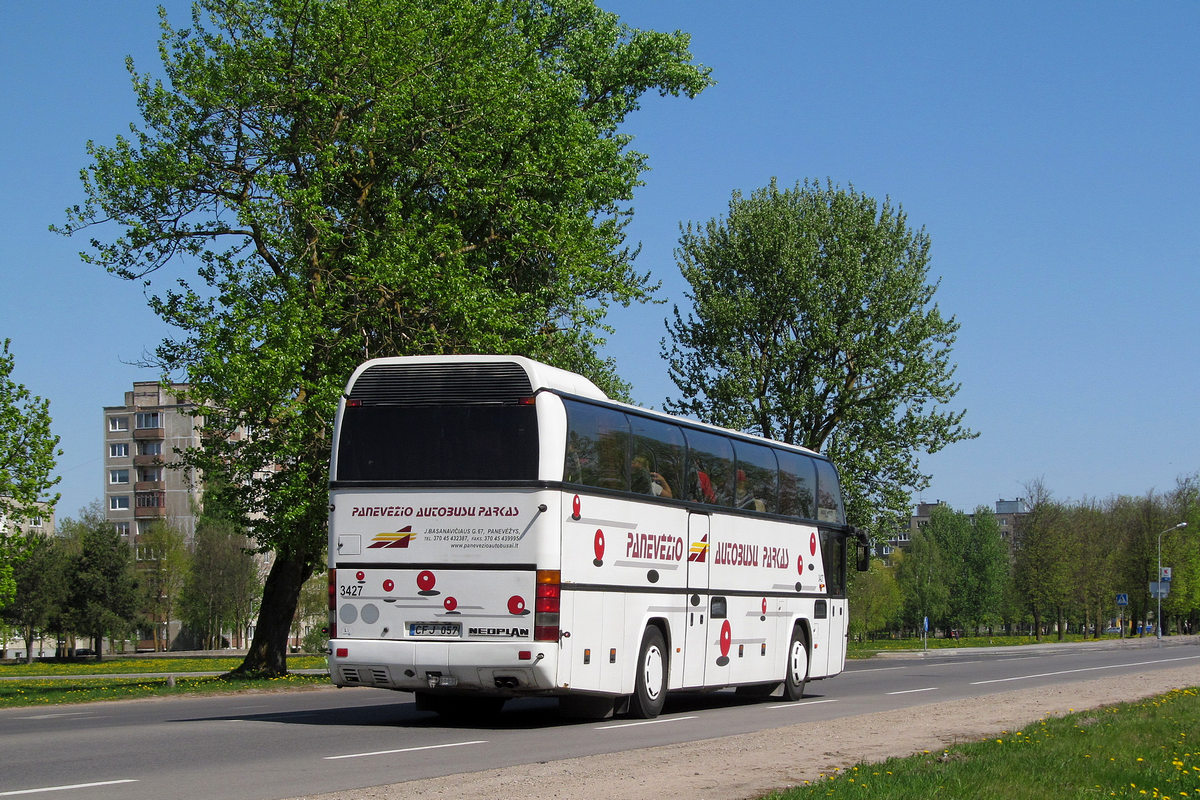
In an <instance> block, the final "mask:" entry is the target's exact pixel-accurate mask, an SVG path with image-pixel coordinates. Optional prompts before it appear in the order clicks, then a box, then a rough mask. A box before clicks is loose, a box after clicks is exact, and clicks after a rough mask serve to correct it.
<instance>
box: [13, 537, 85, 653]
mask: <svg viewBox="0 0 1200 800" xmlns="http://www.w3.org/2000/svg"><path fill="white" fill-rule="evenodd" d="M68 556H69V554H68V552H67V547H66V544H65V540H64V539H60V538H58V537H56V536H32V537H30V538H29V541H28V543H27V546H26V549H25V553H24V556H23V558H21V560H20V561H18V562H17V564H16V567H15V570H14V574H13V577H14V580H15V582H16V589H17V591H16V595H15V596H14V598H13V600H12V602H11V603H9V604H8V605H7V606H5V607H4V609H3V611H2V612H0V620H3V621H4V622H5V623H7V624H9V625H12V626H13V627H15V628H16V629H17V631H18V632H19V633H20V635H21V638H22V639H24V640H25V663H27V664H32V663H33V658H34V652H33V645H34V641H35V640H37V639H39V638H40V639H45V637H46V634H47V632H48V631H49V630H50V626H51V623H52V621H53V620H54V618H55V616H56V615H58V614H60V613H62V611H63V598H64V597H65V594H66V582H65V574H66V569H67V560H68Z"/></svg>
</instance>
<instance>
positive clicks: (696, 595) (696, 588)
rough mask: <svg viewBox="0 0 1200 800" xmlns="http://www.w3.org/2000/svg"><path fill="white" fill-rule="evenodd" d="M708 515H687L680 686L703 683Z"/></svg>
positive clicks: (706, 641)
mask: <svg viewBox="0 0 1200 800" xmlns="http://www.w3.org/2000/svg"><path fill="white" fill-rule="evenodd" d="M710 522H711V520H710V518H709V516H708V515H707V514H691V513H689V514H688V564H687V603H686V605H687V627H686V628H685V630H684V639H683V685H684V686H703V685H704V662H705V654H706V652H707V649H708V625H709V616H710V614H709V608H708V565H709V560H710V559H709V548H708V534H709V526H710Z"/></svg>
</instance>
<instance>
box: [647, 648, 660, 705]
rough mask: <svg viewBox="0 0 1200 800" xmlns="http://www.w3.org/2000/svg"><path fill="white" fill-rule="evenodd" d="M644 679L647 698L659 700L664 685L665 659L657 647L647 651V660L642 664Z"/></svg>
mask: <svg viewBox="0 0 1200 800" xmlns="http://www.w3.org/2000/svg"><path fill="white" fill-rule="evenodd" d="M642 678H643V679H644V680H645V683H646V696H647V697H649V698H650V699H651V700H657V699H658V695H659V693H660V692H661V691H662V684H663V658H662V652H661V651H659V649H658V648H657V647H651V648H650V649H649V650H647V651H646V660H645V662H643V664H642Z"/></svg>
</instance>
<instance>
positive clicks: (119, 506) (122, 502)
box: [108, 494, 129, 511]
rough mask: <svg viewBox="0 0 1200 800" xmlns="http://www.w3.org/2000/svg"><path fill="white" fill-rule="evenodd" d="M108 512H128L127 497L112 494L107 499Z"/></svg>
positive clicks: (125, 495)
mask: <svg viewBox="0 0 1200 800" xmlns="http://www.w3.org/2000/svg"><path fill="white" fill-rule="evenodd" d="M108 510H109V511H128V510H129V495H127V494H114V495H113V496H112V497H110V498H108Z"/></svg>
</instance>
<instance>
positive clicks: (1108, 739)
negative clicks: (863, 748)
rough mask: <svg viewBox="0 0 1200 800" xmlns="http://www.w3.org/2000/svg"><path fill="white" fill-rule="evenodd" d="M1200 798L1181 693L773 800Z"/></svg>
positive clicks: (1199, 737) (856, 771) (1197, 744)
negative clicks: (832, 799)
mask: <svg viewBox="0 0 1200 800" xmlns="http://www.w3.org/2000/svg"><path fill="white" fill-rule="evenodd" d="M818 797H820V798H828V797H832V798H835V800H847V799H848V798H854V799H855V800H877V799H878V800H884V798H886V800H927V798H932V797H946V798H960V799H961V798H1001V797H1002V798H1005V800H1042V799H1043V798H1055V800H1058V799H1059V798H1080V799H1082V798H1096V797H1125V798H1162V799H1163V800H1175V798H1200V690H1198V689H1195V688H1193V689H1181V690H1177V691H1173V692H1169V693H1167V694H1165V695H1162V696H1160V697H1154V698H1150V699H1148V700H1143V701H1139V702H1136V703H1124V704H1121V705H1117V706H1109V707H1105V708H1102V709H1097V710H1093V711H1085V712H1079V713H1074V714H1070V715H1069V716H1066V717H1056V718H1047V719H1043V720H1041V721H1039V722H1037V723H1034V724H1031V725H1027V726H1026V727H1024V728H1022V729H1021V730H1019V731H1005V732H1003V733H1001V734H1000V735H998V736H996V737H994V738H991V739H987V740H985V741H982V742H975V743H972V744H964V745H957V746H955V747H951V748H949V749H947V750H943V751H940V752H936V753H931V752H928V751H926V752H925V753H922V754H919V755H915V756H911V757H909V758H900V759H889V760H888V761H885V762H883V763H882V764H859V765H858V766H855V767H851V768H850V769H846V770H835V771H834V773H833V774H831V775H825V776H822V779H821V780H819V781H815V782H812V783H810V784H807V785H805V786H802V787H797V788H795V789H791V790H788V791H785V792H776V793H774V794H771V795H768V800H811V799H812V798H818Z"/></svg>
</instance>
